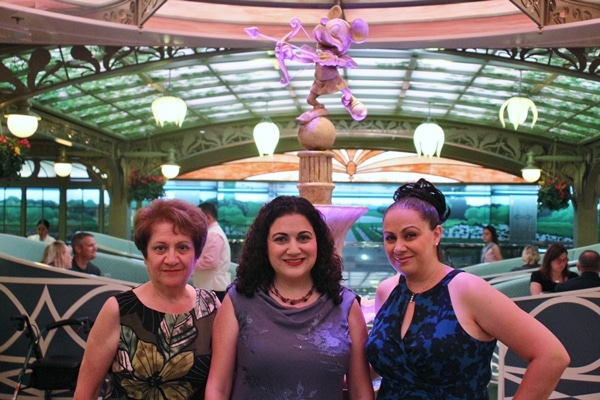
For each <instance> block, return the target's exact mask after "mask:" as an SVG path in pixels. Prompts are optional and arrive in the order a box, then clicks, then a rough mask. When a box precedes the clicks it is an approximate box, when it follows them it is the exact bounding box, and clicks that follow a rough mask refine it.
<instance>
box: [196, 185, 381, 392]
mask: <svg viewBox="0 0 600 400" xmlns="http://www.w3.org/2000/svg"><path fill="white" fill-rule="evenodd" d="M238 264H239V265H238V268H237V273H236V279H235V281H234V283H233V284H232V286H231V287H230V288H229V289H228V291H227V295H226V296H225V299H224V301H223V305H222V306H221V309H220V310H219V312H218V313H217V318H216V320H215V326H214V331H215V335H214V336H213V359H212V362H211V367H210V374H209V377H208V385H207V389H206V399H207V400H216V399H249V400H252V399H276V398H286V397H289V396H290V394H291V393H297V394H298V395H301V394H300V393H299V392H298V391H299V390H301V391H302V392H303V393H305V394H306V397H311V398H319V399H328V400H329V399H331V400H336V399H340V400H341V399H342V396H343V389H344V382H345V381H346V378H347V389H348V391H349V394H350V398H352V399H361V400H362V399H368V400H372V399H373V387H372V384H371V379H370V376H369V367H368V363H367V361H366V356H365V348H364V346H365V342H366V337H367V329H366V324H365V320H364V317H363V314H362V311H361V308H360V305H359V303H358V296H357V295H356V294H355V293H354V292H352V291H351V290H350V289H347V288H345V287H344V286H342V285H341V279H342V260H341V258H340V256H339V255H338V254H337V253H336V252H335V245H334V239H333V236H332V234H331V232H330V230H329V228H328V226H327V224H326V223H325V221H324V219H323V216H322V215H321V213H320V212H319V211H318V210H317V209H316V208H315V207H314V206H313V205H312V204H311V203H310V202H309V201H308V200H306V199H304V198H301V197H296V196H279V197H277V198H275V199H274V200H272V201H271V202H269V203H267V204H266V205H265V206H263V207H262V209H261V210H260V212H259V214H258V216H257V217H256V219H255V220H254V222H253V223H252V226H251V227H250V229H249V231H248V233H247V234H246V241H245V243H244V247H243V249H242V252H241V254H240V257H239V259H238Z"/></svg>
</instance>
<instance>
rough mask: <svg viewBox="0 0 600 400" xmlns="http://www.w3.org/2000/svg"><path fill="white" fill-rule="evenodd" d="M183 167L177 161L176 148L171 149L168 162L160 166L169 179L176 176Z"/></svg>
mask: <svg viewBox="0 0 600 400" xmlns="http://www.w3.org/2000/svg"><path fill="white" fill-rule="evenodd" d="M180 168H181V167H180V166H179V164H177V163H176V162H175V149H169V156H168V158H167V162H166V163H164V164H162V165H161V166H160V172H162V174H163V176H164V177H165V178H167V179H173V178H176V177H177V175H179V169H180Z"/></svg>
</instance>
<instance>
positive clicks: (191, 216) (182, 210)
mask: <svg viewBox="0 0 600 400" xmlns="http://www.w3.org/2000/svg"><path fill="white" fill-rule="evenodd" d="M160 222H168V223H170V224H173V230H174V231H177V232H178V233H181V234H184V235H188V236H189V237H190V238H191V239H192V242H193V244H194V256H195V258H198V257H200V253H202V248H203V247H204V243H205V242H206V232H207V225H206V217H205V216H204V214H203V213H202V212H201V211H200V209H199V208H198V207H195V206H193V205H192V204H190V203H188V202H186V201H184V200H179V199H156V200H154V201H152V203H150V204H149V205H148V206H147V207H144V208H140V209H139V210H138V211H137V212H136V213H135V217H134V219H133V242H134V243H135V245H136V247H137V248H138V249H139V250H140V251H141V252H142V254H143V255H144V257H146V256H147V255H148V242H149V241H150V237H151V236H152V231H153V229H154V226H155V225H156V224H157V223H160Z"/></svg>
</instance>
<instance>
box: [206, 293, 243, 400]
mask: <svg viewBox="0 0 600 400" xmlns="http://www.w3.org/2000/svg"><path fill="white" fill-rule="evenodd" d="M232 290H234V289H232ZM238 333H239V325H238V321H237V319H236V317H235V311H234V309H233V303H232V302H231V299H230V298H229V295H225V298H224V299H223V304H222V305H221V307H220V308H219V311H217V316H216V317H215V322H214V324H213V334H212V359H211V362H210V370H209V373H208V382H207V384H206V392H205V396H204V398H205V400H229V396H230V395H231V387H232V385H233V371H234V367H235V362H236V353H237V341H238Z"/></svg>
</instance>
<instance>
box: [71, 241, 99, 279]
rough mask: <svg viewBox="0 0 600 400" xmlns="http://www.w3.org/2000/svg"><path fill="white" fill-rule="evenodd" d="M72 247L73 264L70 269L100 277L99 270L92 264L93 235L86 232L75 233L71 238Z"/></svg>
mask: <svg viewBox="0 0 600 400" xmlns="http://www.w3.org/2000/svg"><path fill="white" fill-rule="evenodd" d="M71 245H72V246H73V262H72V263H71V269H72V270H73V271H77V272H85V273H88V274H90V275H96V276H100V275H102V272H101V271H100V268H99V267H98V266H97V265H95V264H94V263H92V260H93V259H94V258H96V251H97V248H96V239H95V238H94V235H92V234H91V233H88V232H77V233H76V234H75V235H73V237H72V238H71Z"/></svg>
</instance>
